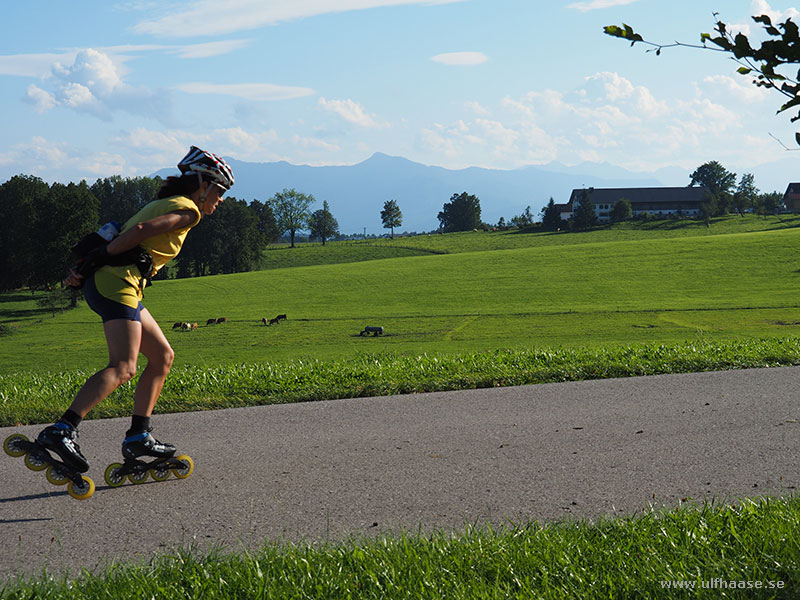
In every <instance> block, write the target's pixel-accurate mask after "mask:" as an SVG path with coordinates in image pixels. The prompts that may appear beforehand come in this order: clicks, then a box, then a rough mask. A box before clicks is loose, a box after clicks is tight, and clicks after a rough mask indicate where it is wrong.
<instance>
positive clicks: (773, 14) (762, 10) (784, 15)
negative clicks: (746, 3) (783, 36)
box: [750, 0, 800, 25]
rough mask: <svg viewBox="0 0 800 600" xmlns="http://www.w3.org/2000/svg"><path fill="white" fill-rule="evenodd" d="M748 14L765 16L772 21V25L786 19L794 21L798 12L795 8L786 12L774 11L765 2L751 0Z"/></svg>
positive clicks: (763, 0) (762, 0)
mask: <svg viewBox="0 0 800 600" xmlns="http://www.w3.org/2000/svg"><path fill="white" fill-rule="evenodd" d="M750 14H751V15H753V16H760V15H767V16H769V18H770V19H771V20H772V23H773V25H775V24H777V23H779V22H783V21H785V20H786V19H796V18H797V17H798V16H800V12H798V11H797V9H796V8H787V9H786V10H782V11H781V10H775V9H774V8H772V7H771V6H770V5H769V3H768V2H766V0H753V1H752V3H751V4H750Z"/></svg>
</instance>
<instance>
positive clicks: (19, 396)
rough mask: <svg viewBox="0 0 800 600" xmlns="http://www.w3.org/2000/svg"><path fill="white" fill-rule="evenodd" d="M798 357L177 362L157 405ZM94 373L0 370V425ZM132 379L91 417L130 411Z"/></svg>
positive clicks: (679, 354)
mask: <svg viewBox="0 0 800 600" xmlns="http://www.w3.org/2000/svg"><path fill="white" fill-rule="evenodd" d="M798 364H800V338H795V337H788V338H773V339H761V340H754V339H743V340H734V341H720V342H717V341H694V342H684V343H679V344H643V345H626V346H610V347H584V348H562V349H557V350H549V349H529V350H524V349H523V350H493V351H487V352H478V353H469V354H423V355H394V354H375V355H366V354H364V355H359V356H357V357H355V358H347V359H338V360H330V361H320V360H292V361H287V362H283V363H249V364H239V365H228V366H218V367H208V366H207V367H196V366H190V365H189V366H183V367H178V368H175V369H173V371H172V373H171V374H170V376H169V377H168V378H167V382H166V385H165V386H164V389H163V391H162V393H161V397H160V399H159V403H158V406H157V410H158V412H161V413H175V412H187V411H197V410H212V409H221V408H234V407H243V406H256V405H263V404H278V403H289V402H305V401H314V400H333V399H337V398H355V397H364V396H382V395H390V394H408V393H418V392H432V391H445V390H456V389H475V388H487V387H500V386H512V385H525V384H535V383H551V382H563V381H580V380H586V379H605V378H611V377H633V376H641V375H656V374H666V373H692V372H700V371H719V370H727V369H745V368H758V367H778V366H790V365H798ZM90 375H91V373H89V372H86V371H67V372H57V373H51V372H44V373H35V372H19V373H13V374H10V375H0V407H2V411H0V426H13V425H17V424H32V423H46V422H50V421H52V420H53V419H55V418H57V417H58V416H60V415H61V413H62V412H63V410H64V408H65V407H66V406H67V405H68V403H69V401H70V400H71V398H72V397H73V396H74V395H75V393H76V392H77V390H78V389H79V388H80V387H81V386H82V385H83V383H84V381H85V380H86V379H87V378H88V377H89V376H90ZM134 388H135V380H134V381H133V382H132V383H129V384H127V385H125V386H123V387H121V388H120V389H119V390H117V391H116V392H114V394H112V395H111V396H110V397H109V398H107V399H106V400H105V401H104V402H102V403H101V404H100V405H99V406H98V407H97V408H96V409H95V410H94V411H93V412H92V413H91V417H92V418H108V417H121V416H127V415H129V414H130V412H131V408H132V405H133V392H134Z"/></svg>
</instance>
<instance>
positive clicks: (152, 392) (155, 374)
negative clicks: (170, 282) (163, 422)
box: [133, 308, 175, 417]
mask: <svg viewBox="0 0 800 600" xmlns="http://www.w3.org/2000/svg"><path fill="white" fill-rule="evenodd" d="M141 316H142V338H141V352H142V354H144V355H145V356H146V357H147V366H146V367H145V369H144V371H143V372H142V374H141V376H140V377H139V382H138V383H137V384H136V395H135V396H134V401H133V414H134V415H138V416H140V417H149V416H150V415H151V414H152V413H153V408H154V407H155V405H156V402H158V396H159V394H160V393H161V388H163V387H164V380H165V379H166V378H167V375H168V374H169V371H170V368H171V367H172V361H173V359H174V358H175V352H174V351H173V350H172V346H170V345H169V342H168V341H167V338H166V336H165V335H164V332H163V331H161V328H160V327H159V326H158V323H156V320H155V319H154V318H153V315H151V314H150V312H149V311H148V310H147V309H146V308H145V309H142V313H141Z"/></svg>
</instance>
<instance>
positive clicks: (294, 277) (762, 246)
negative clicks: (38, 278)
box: [0, 229, 800, 373]
mask: <svg viewBox="0 0 800 600" xmlns="http://www.w3.org/2000/svg"><path fill="white" fill-rule="evenodd" d="M599 233H601V234H602V233H605V232H599ZM474 235H476V236H477V237H478V238H480V237H481V236H483V238H484V239H489V240H491V239H492V234H474ZM493 235H495V236H497V239H501V237H507V235H508V234H506V235H505V236H502V234H493ZM434 237H436V236H434ZM447 237H448V236H443V237H442V239H447ZM560 237H562V238H565V239H566V238H570V237H574V238H579V239H580V243H577V244H575V245H562V246H558V247H553V246H550V245H534V246H528V247H522V248H514V249H507V250H494V251H478V252H466V251H462V252H459V253H451V254H446V255H430V254H429V255H427V256H415V257H407V258H396V259H385V260H373V261H369V262H362V263H353V262H346V263H342V264H330V265H320V266H309V267H296V268H290V269H273V270H267V271H259V272H253V273H244V274H236V275H225V276H217V277H207V278H200V279H189V280H176V281H163V282H158V283H157V284H156V285H154V286H153V287H152V288H150V289H149V290H148V292H147V297H146V304H147V306H148V308H149V310H150V311H151V312H152V313H153V314H154V316H156V319H157V320H159V322H160V323H161V324H162V327H163V328H164V329H165V330H167V335H168V337H169V338H170V341H171V343H172V344H173V346H174V347H175V349H176V353H177V365H182V364H195V365H222V364H227V363H231V362H263V361H268V362H273V361H280V360H286V359H296V358H312V357H313V358H321V359H331V358H347V357H352V356H355V355H358V354H361V353H364V352H368V353H375V352H393V353H401V354H409V353H412V354H413V353H420V352H471V351H479V350H487V349H495V348H519V347H570V346H576V345H608V344H625V343H636V342H675V341H683V340H687V339H695V338H698V337H702V338H710V339H732V338H739V337H770V336H784V335H791V334H793V333H794V331H795V330H796V328H797V326H796V325H795V323H797V322H800V294H798V292H800V274H798V269H799V268H800V259H798V258H796V256H795V254H794V253H793V252H792V248H794V247H795V246H796V245H797V244H798V242H800V229H786V230H778V231H764V232H754V233H730V234H722V235H714V236H688V237H674V238H663V237H655V238H653V237H652V236H648V237H647V238H646V239H633V240H629V241H586V240H587V238H583V237H581V236H560ZM465 239H466V236H453V237H451V238H450V239H449V243H450V244H451V246H452V247H455V245H458V246H459V247H461V248H462V249H463V248H464V247H466V246H467V242H465V241H464V240H465ZM531 239H532V238H531ZM325 250H327V249H325ZM17 296H18V295H17ZM11 306H15V307H17V304H16V303H12V304H11ZM17 311H18V312H19V310H18V307H17ZM280 313H286V314H288V315H289V321H288V322H285V323H282V324H281V325H279V326H273V327H264V326H263V325H261V323H260V322H259V321H260V319H261V318H262V317H273V316H275V315H277V314H280ZM40 316H41V317H43V318H42V321H41V322H39V323H35V324H29V325H27V326H25V327H21V328H20V329H19V330H18V331H17V332H16V333H15V334H14V335H11V336H6V337H3V338H0V364H2V365H3V367H2V370H1V371H0V372H4V373H8V372H12V371H19V370H42V369H48V370H52V369H77V368H87V367H90V366H92V365H98V364H102V362H103V361H104V360H105V345H104V343H103V338H102V330H101V328H100V327H99V326H98V323H97V320H96V318H95V316H94V314H93V313H91V311H90V310H89V309H88V308H86V307H85V306H82V307H81V308H79V309H78V310H75V311H70V312H68V313H65V314H63V315H60V316H58V317H57V318H55V319H52V318H50V317H48V316H46V315H40ZM219 316H225V317H227V318H228V323H225V324H224V325H220V326H209V327H206V326H205V325H204V323H205V321H206V320H207V319H208V318H209V317H219ZM175 321H190V322H198V323H201V326H200V328H199V329H198V330H197V331H194V332H183V331H172V330H171V329H170V327H171V324H172V323H173V322H175ZM365 325H381V326H383V327H384V328H385V329H386V335H385V336H384V337H383V338H372V337H370V338H362V337H359V336H358V335H357V334H358V332H360V331H361V329H362V328H363V327H364V326H365ZM43 357H45V359H44V360H43Z"/></svg>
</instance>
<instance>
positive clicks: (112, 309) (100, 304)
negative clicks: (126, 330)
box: [83, 275, 144, 323]
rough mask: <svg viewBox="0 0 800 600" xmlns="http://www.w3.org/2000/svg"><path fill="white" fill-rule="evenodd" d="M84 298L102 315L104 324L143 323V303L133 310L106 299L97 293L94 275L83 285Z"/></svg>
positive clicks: (90, 306)
mask: <svg viewBox="0 0 800 600" xmlns="http://www.w3.org/2000/svg"><path fill="white" fill-rule="evenodd" d="M83 297H84V298H86V304H88V305H89V308H91V309H92V310H93V311H94V312H96V313H97V314H98V315H100V318H101V319H103V323H105V322H107V321H113V320H115V319H124V320H126V321H138V322H140V323H141V322H142V309H143V308H144V306H142V303H141V302H139V306H137V307H136V308H131V307H130V306H125V305H124V304H121V303H119V302H114V301H113V300H110V299H108V298H106V297H105V296H103V294H101V293H100V292H99V291H97V286H96V285H95V284H94V275H92V276H91V277H89V278H87V279H86V282H85V283H84V285H83Z"/></svg>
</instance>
